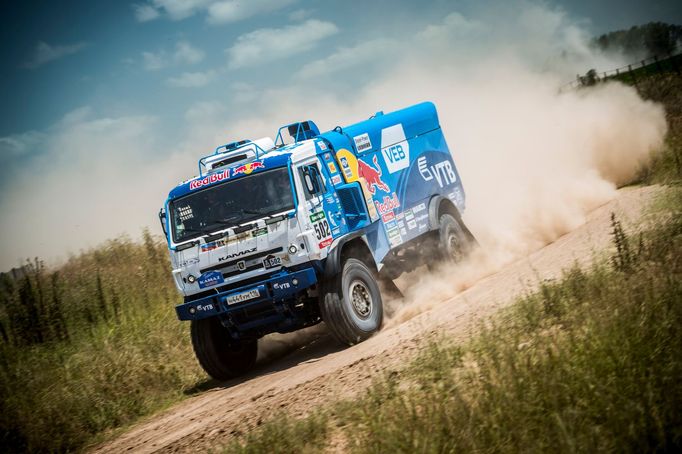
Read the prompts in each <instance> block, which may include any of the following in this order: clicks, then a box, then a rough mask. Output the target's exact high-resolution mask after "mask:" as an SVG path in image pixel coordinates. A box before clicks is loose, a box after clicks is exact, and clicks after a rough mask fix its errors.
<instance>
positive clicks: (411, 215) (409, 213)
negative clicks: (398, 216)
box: [405, 209, 414, 221]
mask: <svg viewBox="0 0 682 454" xmlns="http://www.w3.org/2000/svg"><path fill="white" fill-rule="evenodd" d="M405 219H406V220H408V221H409V220H411V219H414V213H412V210H411V209H410V210H407V211H406V212H405Z"/></svg>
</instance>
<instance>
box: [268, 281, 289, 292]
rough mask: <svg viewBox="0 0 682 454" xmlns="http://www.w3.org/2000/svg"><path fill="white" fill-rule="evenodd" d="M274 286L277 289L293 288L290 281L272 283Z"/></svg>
mask: <svg viewBox="0 0 682 454" xmlns="http://www.w3.org/2000/svg"><path fill="white" fill-rule="evenodd" d="M272 288H274V289H275V290H286V289H288V288H291V284H290V283H288V282H275V283H274V284H272Z"/></svg>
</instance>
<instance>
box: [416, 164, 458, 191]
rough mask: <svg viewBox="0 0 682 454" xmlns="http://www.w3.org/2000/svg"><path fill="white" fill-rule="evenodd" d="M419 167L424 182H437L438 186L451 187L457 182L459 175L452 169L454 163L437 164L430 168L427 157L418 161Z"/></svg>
mask: <svg viewBox="0 0 682 454" xmlns="http://www.w3.org/2000/svg"><path fill="white" fill-rule="evenodd" d="M417 167H418V168H419V173H420V174H421V176H422V178H423V179H424V181H431V180H433V179H435V180H436V182H437V183H438V186H440V187H441V188H442V187H443V186H447V185H451V184H453V183H455V182H456V181H457V175H456V174H455V171H454V170H453V168H452V163H451V162H450V161H448V160H445V161H441V162H437V163H436V164H434V165H432V166H429V165H428V162H427V161H426V156H422V157H420V158H419V159H417Z"/></svg>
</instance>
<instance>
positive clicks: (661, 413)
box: [226, 189, 682, 453]
mask: <svg viewBox="0 0 682 454" xmlns="http://www.w3.org/2000/svg"><path fill="white" fill-rule="evenodd" d="M661 204H662V205H663V206H666V207H668V208H669V209H672V210H673V211H672V216H670V217H667V218H666V219H667V221H666V222H664V223H662V224H661V225H659V226H658V227H656V228H655V229H654V230H652V231H650V232H647V233H646V234H644V235H643V236H642V237H641V239H640V238H629V237H628V236H627V235H626V234H625V232H624V231H623V229H622V227H621V225H620V223H619V222H618V220H617V219H615V218H614V219H613V223H612V228H613V238H614V240H613V241H614V249H615V250H616V252H615V253H614V255H613V257H612V258H611V260H610V261H609V262H607V263H601V264H597V265H594V266H593V268H592V269H590V270H588V271H582V270H580V269H579V268H575V269H571V270H569V271H567V272H566V273H565V275H564V276H563V278H562V279H560V280H558V281H550V282H545V283H543V284H542V286H541V288H540V289H539V291H537V292H536V293H533V294H530V295H527V296H526V297H524V298H522V299H520V300H519V301H518V302H517V303H516V304H514V305H513V306H512V307H510V308H509V309H507V310H505V311H503V312H501V313H500V314H498V316H497V317H496V318H495V319H494V320H493V321H491V322H490V323H489V324H486V325H484V326H482V327H481V332H480V334H479V335H478V336H477V337H475V338H474V339H472V340H471V341H470V342H468V343H466V344H453V343H452V342H450V341H449V340H448V339H447V338H444V337H443V338H439V339H436V340H434V341H433V342H431V343H430V345H429V346H428V348H426V349H425V350H424V351H423V352H422V353H421V354H420V355H419V356H418V357H417V358H416V359H415V360H414V362H413V363H412V364H411V365H410V366H408V367H407V368H406V369H404V370H402V371H400V373H395V372H394V373H392V374H388V375H386V376H384V377H382V378H381V379H378V380H376V381H375V382H374V383H373V384H372V386H371V387H370V388H369V390H368V391H367V392H366V393H364V397H361V398H358V399H355V400H351V401H344V402H338V403H336V404H333V405H332V406H331V407H330V408H327V409H326V410H325V412H326V414H327V415H328V417H329V420H328V423H327V424H324V421H325V420H324V418H319V417H316V418H318V419H315V420H314V422H311V420H310V419H303V420H299V421H292V420H291V419H288V418H283V419H282V418H277V419H275V420H273V421H270V422H268V423H266V424H265V425H264V426H263V428H261V429H259V430H257V431H255V432H252V433H250V434H249V435H248V438H246V439H244V440H240V441H234V442H233V443H232V444H231V445H229V447H228V448H227V449H226V450H227V452H253V453H256V452H268V451H269V449H271V447H272V446H275V445H276V444H275V445H273V444H270V443H272V442H273V441H274V440H275V438H273V437H272V434H273V433H276V434H279V436H278V437H277V438H276V439H277V443H279V444H282V445H283V446H292V447H296V446H297V445H296V443H297V442H300V441H301V440H309V439H315V440H320V439H324V438H325V437H329V434H330V426H332V425H333V426H336V427H340V431H341V435H340V436H341V437H343V438H344V440H345V446H346V447H347V448H348V449H349V450H350V451H353V452H363V453H364V452H376V453H380V452H547V451H558V452H595V451H600V452H603V451H608V452H612V451H624V452H676V451H679V450H680V448H682V412H680V409H681V408H682V384H681V383H680V381H679V378H680V377H682V190H680V189H675V190H672V191H671V192H670V193H669V194H668V196H667V198H666V200H665V201H663V202H662V203H661ZM284 428H286V429H284ZM311 429H314V432H312V433H311ZM329 443H330V440H329V439H328V438H327V444H329ZM240 449H241V450H243V451H240ZM295 450H296V449H291V450H288V451H286V452H294V451H295Z"/></svg>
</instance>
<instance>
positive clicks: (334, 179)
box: [332, 175, 341, 186]
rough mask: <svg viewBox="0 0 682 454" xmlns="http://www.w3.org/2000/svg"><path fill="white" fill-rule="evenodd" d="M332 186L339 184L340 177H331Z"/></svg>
mask: <svg viewBox="0 0 682 454" xmlns="http://www.w3.org/2000/svg"><path fill="white" fill-rule="evenodd" d="M332 184H333V185H334V186H337V185H340V184H341V175H334V176H333V177H332Z"/></svg>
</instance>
